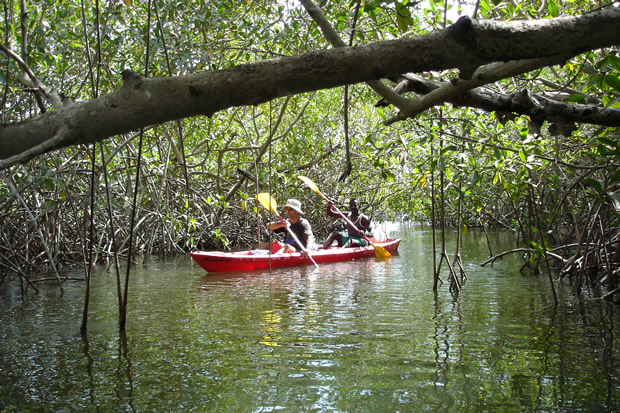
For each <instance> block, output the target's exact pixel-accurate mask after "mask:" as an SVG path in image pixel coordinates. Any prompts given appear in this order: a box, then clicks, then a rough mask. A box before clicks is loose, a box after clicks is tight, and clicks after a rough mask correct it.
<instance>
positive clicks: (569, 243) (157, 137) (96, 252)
mask: <svg viewBox="0 0 620 413" xmlns="http://www.w3.org/2000/svg"><path fill="white" fill-rule="evenodd" d="M26 3H27V4H25V7H26V9H24V10H21V9H20V7H21V4H22V3H20V2H18V1H16V0H7V1H6V2H5V6H4V8H3V9H2V13H3V27H4V28H3V30H2V32H1V33H0V34H1V35H2V39H1V40H0V43H1V44H2V45H3V48H2V50H0V80H1V85H2V95H1V96H2V109H3V110H2V122H4V123H6V124H9V123H15V122H18V121H25V120H28V119H33V118H36V117H39V116H41V115H42V113H43V112H49V111H50V110H54V109H53V107H54V103H53V99H52V97H53V96H54V94H56V95H57V96H60V97H61V98H64V99H71V100H72V101H73V102H76V103H78V102H85V101H88V100H91V99H93V98H96V97H98V96H102V95H105V94H107V93H110V92H112V91H114V90H116V89H118V88H119V87H120V85H121V78H122V73H123V71H124V70H126V69H131V70H133V71H134V72H137V73H140V74H141V75H142V76H144V77H148V78H151V77H166V76H183V75H188V74H192V73H197V72H201V71H217V70H222V69H226V68H231V67H234V66H238V65H243V64H247V63H252V62H260V61H263V60H265V59H272V58H277V57H281V56H295V55H300V54H303V53H306V52H309V51H314V50H324V49H329V48H331V46H330V45H329V43H328V42H327V41H326V40H325V38H324V36H323V33H322V31H321V30H319V28H318V26H317V24H316V23H315V22H314V21H313V20H312V18H310V17H309V14H308V12H307V11H306V9H305V8H304V7H302V6H301V5H300V4H299V3H298V2H294V1H290V0H289V1H284V0H281V1H278V2H274V1H263V0H254V1H229V0H224V1H218V2H214V3H212V2H208V1H199V2H195V4H191V3H183V2H172V3H170V2H161V1H154V2H132V1H131V0H123V1H122V2H121V1H110V2H101V3H100V2H99V1H95V2H77V1H63V2H57V1H54V0H40V1H37V0H32V1H28V2H26ZM303 3H306V2H303ZM448 3H450V4H449V6H448V10H444V2H443V1H434V0H430V1H428V2H423V3H417V2H409V1H407V0H404V1H395V0H383V1H364V2H362V3H361V5H360V6H361V7H357V5H358V4H357V2H355V1H353V2H332V1H321V2H319V4H318V6H320V8H321V9H322V11H323V13H324V14H325V17H326V18H327V20H328V21H329V23H331V25H332V26H333V28H334V29H335V30H336V32H337V33H338V34H339V35H340V37H341V38H342V40H343V41H345V43H347V42H348V40H349V38H351V39H352V44H353V45H361V44H369V43H373V42H377V41H381V40H387V39H396V38H400V37H402V36H409V37H415V36H421V35H424V34H427V33H433V32H436V31H439V30H441V29H443V28H444V27H446V26H448V25H450V24H452V23H454V21H453V20H456V16H458V12H461V13H462V14H467V15H470V16H474V13H476V14H475V16H474V17H475V18H476V19H481V20H485V19H496V20H501V21H508V22H509V21H514V20H519V19H526V20H532V19H540V20H548V19H551V18H554V17H558V16H565V15H574V16H577V15H581V14H584V13H585V12H587V11H590V10H592V9H593V6H592V3H591V2H590V1H562V2H560V1H546V2H542V3H541V2H538V1H526V2H519V5H515V4H514V2H507V1H501V0H500V1H488V0H483V1H480V2H478V3H476V4H475V5H471V7H470V8H466V9H463V10H459V8H460V7H461V6H458V7H457V6H456V5H453V4H452V2H448ZM463 4H464V5H468V3H467V2H464V3H463ZM149 5H150V9H149ZM600 6H601V7H602V8H605V7H604V5H600ZM9 51H12V52H11V53H13V54H11V53H10V52H9ZM15 56H17V57H21V60H23V64H20V63H19V62H18V60H17V59H16V57H15ZM26 67H28V68H29V70H30V71H31V72H32V73H33V74H34V76H36V78H37V79H38V81H39V82H40V85H37V84H35V83H34V82H33V80H32V79H33V78H32V77H29V76H28V75H27V74H26V71H25V68H26ZM419 75H421V76H423V77H424V78H425V79H426V80H431V81H433V82H447V81H450V80H454V81H455V83H456V79H457V78H458V76H459V71H458V70H445V71H441V72H427V73H421V74H419ZM393 80H397V79H393ZM384 83H386V84H389V85H393V83H391V82H388V81H384ZM41 85H44V86H47V87H48V88H49V90H51V92H49V93H47V94H46V93H43V92H42V91H43V90H44V89H43V88H41V87H40V86H41ZM417 87H421V86H419V85H418V86H417ZM480 89H481V90H482V91H483V92H485V93H488V94H490V95H495V96H499V95H501V96H510V97H512V102H513V104H514V105H515V107H516V106H518V104H519V102H517V100H518V98H519V96H525V95H519V93H520V92H524V91H527V92H528V95H527V96H529V97H531V96H536V98H535V99H534V101H536V103H537V104H538V105H540V106H545V105H547V106H549V105H552V104H553V103H562V104H571V105H577V104H591V105H596V106H599V107H605V108H609V109H614V108H618V107H619V105H620V104H619V102H618V96H619V93H620V55H619V53H618V50H617V49H613V48H607V49H600V48H596V49H593V50H590V51H586V52H585V53H583V54H580V55H577V56H575V57H571V58H569V59H567V60H566V61H565V63H564V64H562V65H554V66H550V67H543V68H537V69H536V70H532V71H526V72H524V73H520V74H517V75H515V76H508V77H505V78H503V79H502V80H499V81H497V82H494V83H489V84H486V85H483V86H481V87H480ZM46 90H48V89H46ZM409 90H411V91H412V92H409V93H405V94H404V96H405V97H408V98H413V97H415V95H414V94H413V91H415V90H414V85H409ZM457 98H463V97H462V96H457V97H456V98H454V100H447V101H446V102H445V103H443V104H441V105H434V106H433V107H431V108H430V109H428V110H425V111H423V112H422V113H420V114H418V115H417V116H414V117H412V118H407V119H404V120H399V121H397V122H392V120H393V118H394V116H396V114H397V112H398V111H397V109H394V107H393V106H375V104H376V103H377V101H379V99H381V97H380V96H378V95H377V93H376V92H375V91H373V90H372V89H371V88H369V87H368V85H366V84H359V83H358V84H354V85H350V86H348V87H347V91H346V102H347V105H346V107H345V88H342V87H341V88H326V89H323V90H318V91H316V92H312V93H305V94H298V95H294V96H289V97H285V98H278V99H275V100H272V101H270V102H268V103H264V104H260V105H256V106H237V107H231V108H230V109H227V110H224V111H220V112H217V113H215V114H213V115H212V116H211V117H205V116H196V117H191V118H185V119H180V120H178V121H172V122H167V123H162V124H156V125H152V126H150V127H148V128H145V129H144V130H143V131H139V132H135V133H132V134H124V135H120V136H114V137H113V138H111V139H107V140H104V141H102V142H100V143H95V144H93V145H88V146H86V145H80V146H69V147H66V148H65V149H61V150H55V151H51V152H49V153H45V154H43V155H40V156H38V157H36V158H34V159H32V160H30V161H29V162H27V163H24V164H19V165H16V166H12V167H10V168H6V169H4V170H3V171H2V172H1V177H2V180H0V188H1V190H0V239H1V240H0V268H2V270H1V272H2V274H4V275H3V279H4V277H6V275H7V274H18V275H20V276H21V278H22V280H23V281H24V282H25V283H28V284H30V285H34V284H32V283H33V280H34V279H35V278H34V275H33V274H39V276H40V274H41V273H45V272H51V273H52V274H54V275H55V276H56V277H54V278H56V279H58V280H59V281H60V276H59V275H58V274H59V272H62V271H63V270H64V269H69V268H74V267H75V266H76V265H86V263H87V262H89V261H92V262H95V263H106V264H112V263H113V262H114V256H115V253H117V254H118V255H119V256H120V257H122V258H123V259H126V258H127V256H128V255H129V253H130V252H131V254H132V259H133V260H136V261H138V260H140V259H143V258H147V257H148V256H150V255H151V254H156V255H159V256H169V255H172V254H178V253H184V252H186V251H188V249H189V248H190V247H191V246H198V247H199V248H202V249H216V248H217V249H229V248H232V249H237V248H246V247H254V246H256V244H257V236H258V234H257V228H264V223H265V222H266V221H267V220H270V219H271V217H269V216H268V214H265V213H264V211H262V209H261V208H260V207H259V206H258V205H257V203H256V199H255V196H256V195H255V194H257V193H258V192H270V193H272V194H273V196H274V198H275V199H276V200H277V201H278V202H280V203H283V202H284V201H285V200H286V199H287V198H291V197H295V198H298V199H300V200H302V201H303V202H304V209H305V210H306V211H307V212H308V213H307V215H308V218H309V219H310V220H311V222H312V223H313V226H314V228H315V230H316V231H317V233H318V235H319V238H322V237H324V236H325V235H326V234H327V233H328V232H329V231H330V228H329V227H328V226H329V224H330V221H331V220H329V219H327V218H326V217H325V214H324V206H323V204H322V201H321V200H320V199H318V198H317V197H316V196H314V195H313V194H312V192H310V191H308V190H307V188H305V186H304V185H303V184H302V183H301V182H300V181H299V180H297V179H296V178H295V177H296V176H297V175H299V174H303V175H307V176H309V177H310V178H311V179H312V180H313V181H315V182H317V183H319V184H320V186H321V189H322V191H323V192H324V193H325V194H327V195H331V196H334V197H337V199H338V201H340V202H343V203H344V202H345V201H346V200H348V199H349V198H350V197H357V198H359V199H361V200H362V205H363V209H364V210H365V211H366V212H367V213H369V214H371V215H372V216H373V219H374V221H381V220H393V219H401V218H402V217H403V216H405V215H406V216H408V217H410V218H411V219H412V220H415V221H421V222H432V223H433V224H436V225H438V227H440V226H441V225H445V226H449V227H454V228H458V229H459V230H461V231H463V230H465V229H467V228H472V227H482V228H486V227H490V226H500V227H504V228H507V229H509V230H511V231H515V233H516V234H517V235H518V245H515V248H518V252H519V253H521V254H523V257H524V269H525V268H528V269H529V270H531V271H533V272H538V271H540V270H542V269H543V268H544V269H545V271H547V269H546V268H549V276H550V278H552V279H557V278H558V277H559V278H563V277H569V276H570V277H574V278H575V283H574V285H575V286H576V289H577V290H579V289H581V288H583V287H584V286H590V285H593V283H601V284H603V285H604V286H605V287H606V289H607V291H609V294H608V297H609V298H613V297H614V293H616V294H615V295H616V297H617V296H618V295H619V294H617V292H618V284H619V281H620V280H619V274H620V245H619V240H620V232H619V229H618V224H619V223H620V219H619V210H620V193H619V188H620V172H619V167H618V166H619V165H620V138H619V136H618V132H617V129H616V126H617V124H614V123H613V122H614V121H613V120H612V121H609V122H604V121H601V122H598V123H594V122H581V123H580V122H575V121H570V120H569V121H567V120H566V119H560V118H558V119H557V120H556V121H553V122H550V121H549V118H537V117H536V116H535V115H524V114H521V113H520V112H519V111H518V110H514V111H498V110H485V109H481V108H479V107H478V106H476V105H473V104H465V103H464V104H458V103H459V101H458V100H456V99H457ZM538 98H540V99H542V98H544V99H546V100H545V101H544V102H543V101H542V100H536V99H538ZM447 102H451V103H447ZM233 106H234V105H233ZM345 108H346V112H345ZM345 114H346V116H345ZM616 122H617V120H616ZM388 124H389V125H388ZM347 142H348V151H347V150H346V149H347ZM347 154H348V156H349V159H350V163H351V173H350V174H347V173H345V171H346V164H347V158H346V155H347ZM138 165H139V174H137V172H138V171H137V169H138ZM240 170H241V172H240ZM243 172H245V173H243ZM136 176H138V180H137V184H136ZM136 188H137V191H135V190H136ZM91 195H93V196H92V198H91ZM134 195H135V207H134ZM91 202H92V205H91ZM91 211H92V214H93V216H92V221H91ZM134 215H135V218H133V219H132V217H134ZM132 221H133V224H132ZM91 222H92V227H91ZM132 227H133V231H134V232H133V242H132V238H131V228H132ZM267 236H268V234H267V233H266V231H264V230H262V232H261V235H260V237H261V238H262V239H265V238H266V237H267ZM130 246H131V247H132V248H131V249H132V251H129V248H130ZM495 253H497V251H496V252H495ZM451 255H453V254H452V253H451V252H447V256H451ZM456 255H458V251H457V253H456ZM457 258H458V257H457ZM429 259H430V257H429ZM455 262H458V259H456V260H455ZM462 275H463V274H462ZM454 278H455V279H456V277H454ZM451 285H452V286H454V284H453V283H452V282H451ZM456 288H458V285H457V286H456Z"/></svg>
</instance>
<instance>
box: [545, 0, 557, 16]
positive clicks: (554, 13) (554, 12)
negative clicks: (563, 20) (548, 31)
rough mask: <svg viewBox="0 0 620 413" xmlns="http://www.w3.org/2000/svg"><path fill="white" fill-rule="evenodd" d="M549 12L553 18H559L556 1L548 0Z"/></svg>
mask: <svg viewBox="0 0 620 413" xmlns="http://www.w3.org/2000/svg"><path fill="white" fill-rule="evenodd" d="M547 10H549V14H550V15H551V16H553V17H558V5H557V4H555V1H554V0H548V3H547Z"/></svg>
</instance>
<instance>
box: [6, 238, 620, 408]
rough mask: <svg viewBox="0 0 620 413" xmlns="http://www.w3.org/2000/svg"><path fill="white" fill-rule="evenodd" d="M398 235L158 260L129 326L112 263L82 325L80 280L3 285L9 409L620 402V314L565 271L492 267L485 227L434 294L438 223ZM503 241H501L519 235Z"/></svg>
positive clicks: (136, 278) (136, 296)
mask: <svg viewBox="0 0 620 413" xmlns="http://www.w3.org/2000/svg"><path fill="white" fill-rule="evenodd" d="M390 235H392V236H398V237H401V238H402V242H401V245H400V248H399V255H398V256H395V257H393V258H391V259H387V260H380V259H366V260H361V261H356V262H347V263H340V264H326V265H323V266H321V267H320V268H319V269H318V270H315V269H314V267H312V266H309V267H304V268H293V269H280V270H274V271H273V272H253V273H220V274H206V273H205V272H204V271H203V270H202V269H201V268H200V267H198V266H197V265H195V264H193V263H192V262H191V261H190V260H189V259H188V258H187V257H181V258H179V259H177V260H175V261H168V262H153V263H149V264H148V265H146V266H144V267H141V268H139V269H136V270H134V271H133V272H132V279H131V285H130V298H129V314H128V320H127V329H126V332H124V333H119V332H118V303H117V297H116V278H115V275H114V274H113V273H112V272H106V271H104V270H98V271H97V272H95V274H94V275H93V282H92V297H91V309H90V321H89V330H88V334H87V335H84V336H83V335H81V334H80V332H79V328H80V324H81V317H82V305H83V304H82V303H83V300H84V283H83V282H72V283H71V284H68V285H66V288H65V292H64V294H61V293H60V291H59V290H58V287H57V286H56V285H55V284H53V283H51V284H49V285H45V286H41V287H40V288H41V291H40V293H39V294H38V295H37V294H34V293H29V294H28V295H27V296H25V297H22V296H21V295H20V293H19V285H18V283H17V282H11V283H10V284H8V285H7V282H6V281H5V283H4V284H3V285H1V286H0V300H1V302H2V311H1V313H0V358H1V360H2V363H1V364H0V411H41V410H43V411H201V412H202V411H239V412H266V411H340V412H358V411H365V412H385V411H447V412H448V411H449V412H459V411H580V412H583V411H617V410H618V409H620V390H619V389H620V361H619V360H618V359H619V357H620V355H619V353H618V350H620V344H619V341H618V335H619V332H620V330H619V329H618V325H620V308H618V307H617V306H613V305H610V304H607V303H606V302H604V301H601V300H597V299H594V298H593V297H592V295H591V294H590V293H588V294H587V295H585V296H582V297H576V296H575V295H573V294H572V293H571V286H570V285H568V284H560V283H557V284H556V290H557V294H558V298H559V300H560V304H559V305H558V306H557V307H556V306H554V303H553V296H552V292H551V289H550V286H549V279H548V276H547V274H542V275H539V276H533V275H528V274H521V273H519V271H518V270H519V267H520V260H519V258H518V257H514V256H507V257H505V258H504V259H503V260H501V261H498V262H497V263H495V264H494V265H493V266H492V267H491V266H488V267H481V266H480V263H482V262H484V261H485V260H486V259H487V257H488V255H489V249H488V247H487V244H486V240H485V237H484V234H482V233H479V232H477V231H470V232H469V233H468V234H467V235H466V236H465V237H464V246H463V250H462V259H463V262H464V267H465V271H466V273H467V276H468V279H467V281H466V282H465V284H464V286H463V289H462V291H461V292H460V294H458V295H454V294H452V293H450V292H449V291H448V286H447V284H443V285H442V286H441V287H440V289H439V291H438V293H437V294H435V293H433V291H432V266H433V259H432V253H433V252H432V243H431V233H430V231H429V230H428V229H425V228H422V227H418V226H411V227H400V226H395V227H393V228H391V234H390ZM451 236H453V235H452V234H451ZM490 237H491V248H492V250H493V252H494V253H497V252H500V251H502V250H504V249H511V248H512V247H513V246H514V245H513V238H512V235H511V234H510V233H506V232H495V233H491V234H490ZM448 246H449V248H450V250H453V246H454V240H448ZM443 268H446V266H445V265H444V266H443ZM443 278H444V280H445V279H446V275H445V273H444V276H443Z"/></svg>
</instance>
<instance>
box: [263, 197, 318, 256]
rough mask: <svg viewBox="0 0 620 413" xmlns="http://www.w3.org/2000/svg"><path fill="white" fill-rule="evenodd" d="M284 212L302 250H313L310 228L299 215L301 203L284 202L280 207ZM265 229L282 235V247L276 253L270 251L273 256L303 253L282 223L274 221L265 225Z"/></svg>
mask: <svg viewBox="0 0 620 413" xmlns="http://www.w3.org/2000/svg"><path fill="white" fill-rule="evenodd" d="M282 209H283V210H284V212H286V216H287V218H288V219H287V220H285V222H286V223H287V225H288V227H289V228H290V230H291V231H292V232H293V233H294V234H295V235H296V236H297V239H298V240H299V242H301V243H302V244H303V248H305V249H306V250H309V249H313V248H314V234H313V233H312V227H311V226H310V223H309V222H308V220H307V219H305V218H302V217H301V215H300V214H303V212H302V210H301V202H299V201H298V200H296V199H289V200H287V201H286V205H284V207H282ZM267 228H268V229H270V230H272V231H273V232H276V233H284V246H283V247H282V248H280V249H278V250H277V251H274V250H273V249H272V253H273V254H278V253H281V252H297V251H303V248H302V247H301V246H300V245H299V244H298V243H297V242H296V241H295V240H294V239H293V237H291V235H290V234H289V232H288V230H287V229H286V228H285V226H284V225H282V222H280V221H276V222H271V223H269V224H267Z"/></svg>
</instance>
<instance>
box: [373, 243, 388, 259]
mask: <svg viewBox="0 0 620 413" xmlns="http://www.w3.org/2000/svg"><path fill="white" fill-rule="evenodd" d="M370 245H372V246H373V247H374V248H375V257H378V258H390V257H391V256H392V254H390V252H389V251H388V250H386V249H385V248H383V247H382V246H381V245H377V244H373V243H372V242H371V243H370Z"/></svg>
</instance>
